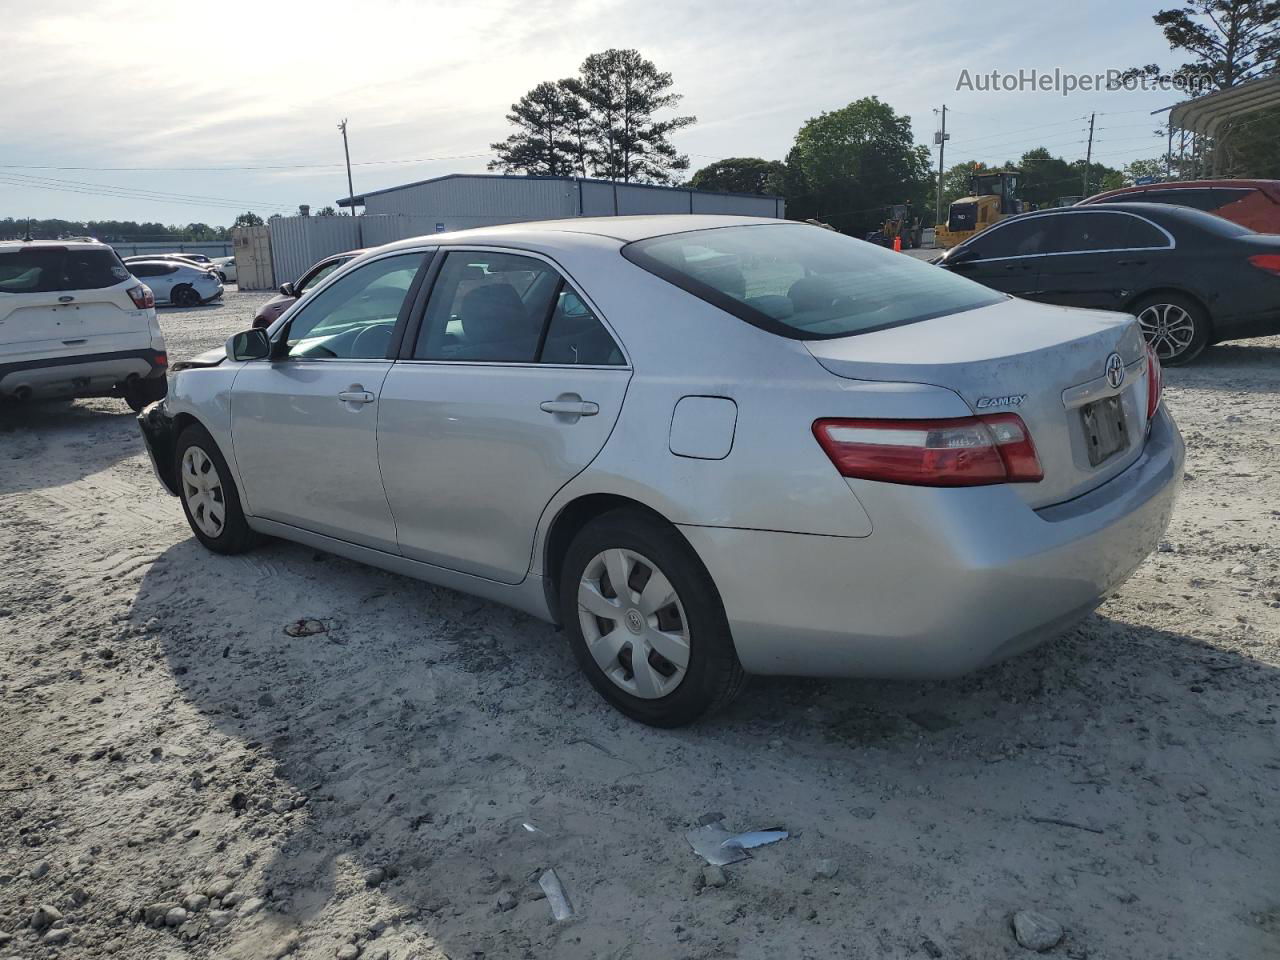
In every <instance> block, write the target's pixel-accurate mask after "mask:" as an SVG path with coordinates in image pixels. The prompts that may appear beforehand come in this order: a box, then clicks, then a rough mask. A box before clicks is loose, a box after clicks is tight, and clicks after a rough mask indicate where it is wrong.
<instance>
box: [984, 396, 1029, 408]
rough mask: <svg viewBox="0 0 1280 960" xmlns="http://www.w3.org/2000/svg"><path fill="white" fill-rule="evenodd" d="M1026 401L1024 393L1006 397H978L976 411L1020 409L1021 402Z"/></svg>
mask: <svg viewBox="0 0 1280 960" xmlns="http://www.w3.org/2000/svg"><path fill="white" fill-rule="evenodd" d="M1025 399H1027V395H1026V394H1025V393H1013V394H1010V395H1009V396H1007V397H979V398H978V409H979V410H987V409H989V408H990V407H1020V406H1022V401H1023V400H1025Z"/></svg>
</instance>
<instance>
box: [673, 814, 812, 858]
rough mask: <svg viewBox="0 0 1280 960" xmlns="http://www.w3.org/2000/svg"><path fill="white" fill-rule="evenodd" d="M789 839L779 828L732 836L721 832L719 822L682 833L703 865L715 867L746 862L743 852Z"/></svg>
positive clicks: (721, 824) (747, 856) (733, 834)
mask: <svg viewBox="0 0 1280 960" xmlns="http://www.w3.org/2000/svg"><path fill="white" fill-rule="evenodd" d="M789 836H790V834H789V833H787V831H786V830H783V829H781V828H772V829H769V830H746V831H743V832H739V833H734V832H733V831H731V830H727V829H725V825H724V822H723V821H721V820H717V821H716V822H715V823H708V824H705V825H703V826H701V827H694V828H693V829H692V830H686V831H685V834H684V837H685V839H686V840H688V841H689V846H691V847H692V848H693V852H694V853H696V854H697V855H698V856H700V857H701V858H702V859H703V860H705V861H707V863H710V864H714V865H715V866H717V867H723V866H724V865H725V864H727V863H737V862H738V861H739V860H746V859H748V858H749V857H750V856H751V854H749V853H747V851H748V850H750V849H751V848H753V847H762V846H764V845H765V844H767V843H777V842H778V841H779V840H785V839H787V837H789Z"/></svg>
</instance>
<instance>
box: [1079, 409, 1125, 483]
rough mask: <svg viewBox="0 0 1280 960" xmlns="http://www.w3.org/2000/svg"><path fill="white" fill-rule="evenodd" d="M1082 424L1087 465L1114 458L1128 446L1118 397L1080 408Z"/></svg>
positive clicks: (1095, 464) (1122, 412)
mask: <svg viewBox="0 0 1280 960" xmlns="http://www.w3.org/2000/svg"><path fill="white" fill-rule="evenodd" d="M1080 419H1081V421H1082V422H1083V423H1084V439H1085V444H1086V445H1087V446H1088V448H1089V463H1091V464H1092V465H1093V466H1095V467H1096V466H1097V465H1098V464H1100V463H1102V462H1103V461H1104V460H1108V459H1110V458H1111V457H1114V456H1115V455H1116V454H1117V453H1119V452H1120V451H1121V450H1123V449H1124V448H1125V447H1127V446H1129V432H1128V430H1126V429H1125V423H1124V405H1123V404H1122V403H1121V402H1120V397H1119V396H1114V397H1105V398H1104V399H1102V400H1095V401H1094V402H1093V403H1086V404H1085V405H1084V406H1083V407H1081V408H1080Z"/></svg>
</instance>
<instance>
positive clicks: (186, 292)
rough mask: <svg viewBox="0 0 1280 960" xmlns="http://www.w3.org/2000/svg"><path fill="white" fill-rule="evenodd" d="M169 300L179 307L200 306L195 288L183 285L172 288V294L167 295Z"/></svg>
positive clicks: (198, 295)
mask: <svg viewBox="0 0 1280 960" xmlns="http://www.w3.org/2000/svg"><path fill="white" fill-rule="evenodd" d="M169 299H170V300H172V301H173V302H174V303H175V304H177V305H178V306H179V307H198V306H200V294H198V293H196V291H195V287H191V286H188V285H186V284H183V285H182V286H180V287H174V288H173V292H172V293H171V294H169Z"/></svg>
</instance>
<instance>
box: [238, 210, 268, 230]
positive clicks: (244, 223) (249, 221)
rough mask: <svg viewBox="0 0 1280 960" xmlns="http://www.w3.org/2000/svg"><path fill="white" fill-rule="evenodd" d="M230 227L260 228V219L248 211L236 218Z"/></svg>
mask: <svg viewBox="0 0 1280 960" xmlns="http://www.w3.org/2000/svg"><path fill="white" fill-rule="evenodd" d="M231 225H232V226H233V227H260V226H262V218H261V217H260V216H258V215H257V214H256V213H254V212H253V211H252V210H249V211H248V212H246V213H242V214H240V215H239V216H238V217H236V219H235V222H234V223H232V224H231Z"/></svg>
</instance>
